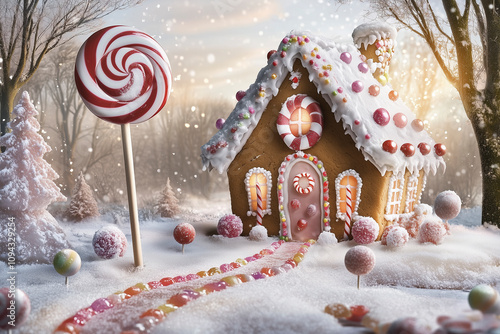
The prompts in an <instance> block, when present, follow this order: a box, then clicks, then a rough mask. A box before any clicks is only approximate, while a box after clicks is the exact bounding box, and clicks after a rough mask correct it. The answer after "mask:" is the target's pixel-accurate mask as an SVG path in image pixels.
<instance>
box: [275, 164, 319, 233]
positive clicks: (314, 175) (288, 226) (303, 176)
mask: <svg viewBox="0 0 500 334" xmlns="http://www.w3.org/2000/svg"><path fill="white" fill-rule="evenodd" d="M282 176H283V193H282V194H283V204H282V205H283V213H284V218H285V220H286V221H285V222H283V223H284V224H283V223H282V227H281V230H282V235H285V236H288V237H289V239H292V240H296V241H307V240H309V239H317V238H318V236H319V234H320V233H321V232H322V231H323V218H324V213H323V210H322V209H323V207H324V205H323V187H322V184H323V182H322V179H323V178H322V174H321V171H320V170H319V168H318V167H317V166H316V165H315V164H314V163H313V162H311V161H310V160H309V159H304V158H298V159H295V160H294V161H291V162H290V163H288V164H287V165H286V167H285V169H284V173H283V175H282Z"/></svg>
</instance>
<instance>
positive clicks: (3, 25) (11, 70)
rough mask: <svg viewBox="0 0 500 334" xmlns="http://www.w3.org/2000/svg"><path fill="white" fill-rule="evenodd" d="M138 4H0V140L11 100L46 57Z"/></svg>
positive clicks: (30, 0)
mask: <svg viewBox="0 0 500 334" xmlns="http://www.w3.org/2000/svg"><path fill="white" fill-rule="evenodd" d="M140 1H141V0H107V1H100V0H86V1H81V0H60V1H54V0H2V1H0V58H1V59H2V63H0V66H1V70H0V73H1V74H0V120H1V126H0V136H1V135H3V134H5V132H6V129H7V128H6V126H7V122H9V121H10V112H11V111H12V108H13V104H14V98H15V96H16V94H17V92H18V91H19V90H20V88H21V87H22V86H23V85H24V84H26V83H27V82H28V81H29V80H30V78H31V77H32V76H33V74H34V73H35V72H36V71H37V69H38V68H39V66H40V63H41V61H42V59H43V58H44V57H45V55H46V54H47V53H49V52H50V51H51V50H53V49H54V48H55V47H56V46H58V45H59V44H62V43H64V42H65V41H67V40H68V39H70V38H71V37H72V34H73V36H74V33H75V32H76V31H77V30H78V29H80V28H82V27H85V26H88V25H89V24H90V23H92V22H94V21H96V20H98V19H100V18H102V17H104V16H106V15H108V14H109V13H111V12H113V11H115V10H118V9H123V8H126V7H129V6H131V5H135V4H137V3H139V2H140Z"/></svg>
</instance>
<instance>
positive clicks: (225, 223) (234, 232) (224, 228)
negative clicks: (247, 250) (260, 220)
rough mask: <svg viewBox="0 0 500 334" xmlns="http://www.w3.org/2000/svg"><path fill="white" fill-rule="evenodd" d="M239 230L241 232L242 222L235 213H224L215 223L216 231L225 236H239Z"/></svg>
mask: <svg viewBox="0 0 500 334" xmlns="http://www.w3.org/2000/svg"><path fill="white" fill-rule="evenodd" d="M241 232H243V223H242V221H241V218H240V217H238V216H236V215H233V214H229V215H225V216H223V217H222V218H221V219H220V220H219V223H218V224H217V233H219V234H220V235H222V236H224V237H226V238H236V237H238V236H240V234H241Z"/></svg>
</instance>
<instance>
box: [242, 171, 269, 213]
mask: <svg viewBox="0 0 500 334" xmlns="http://www.w3.org/2000/svg"><path fill="white" fill-rule="evenodd" d="M271 180H272V176H271V172H269V171H268V170H266V169H264V168H261V167H255V168H252V169H250V170H249V171H248V172H247V174H246V176H245V187H246V191H247V196H248V208H249V210H248V211H247V215H248V216H251V215H253V216H256V215H257V185H259V188H260V191H261V197H262V214H263V215H265V214H269V215H270V214H271V208H270V203H271V187H272V181H271Z"/></svg>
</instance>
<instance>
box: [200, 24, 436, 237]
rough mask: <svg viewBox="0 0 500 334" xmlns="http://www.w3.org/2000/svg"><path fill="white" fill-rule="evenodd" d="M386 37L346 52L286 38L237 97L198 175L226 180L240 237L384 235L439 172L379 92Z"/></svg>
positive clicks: (397, 103) (389, 43)
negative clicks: (364, 225)
mask: <svg viewBox="0 0 500 334" xmlns="http://www.w3.org/2000/svg"><path fill="white" fill-rule="evenodd" d="M395 34H396V31H395V30H394V29H393V28H392V27H390V26H387V25H385V24H376V25H363V26H360V27H358V28H357V29H356V30H355V31H354V33H353V37H354V44H355V45H356V46H357V47H356V46H355V45H352V44H351V45H346V44H337V43H335V42H334V41H331V40H328V39H326V38H321V37H315V36H313V35H311V34H309V33H304V32H298V31H293V32H291V33H290V34H289V35H287V36H286V37H285V38H284V39H283V40H282V42H281V43H280V45H279V48H278V50H277V51H271V52H270V53H269V54H268V63H267V65H266V66H265V67H264V68H262V69H261V70H260V72H259V74H258V76H257V79H256V81H255V83H254V84H252V85H251V86H250V87H249V88H248V90H246V92H243V91H241V92H238V94H237V99H238V100H239V101H238V103H237V104H236V107H235V108H234V110H233V111H232V112H231V114H230V115H229V117H228V118H227V120H226V121H225V123H224V124H223V125H222V127H221V128H220V130H219V132H217V133H216V134H215V135H214V136H213V137H212V139H210V141H209V142H208V143H207V144H205V145H204V146H203V147H202V154H201V157H202V160H203V167H204V169H209V170H210V169H213V168H215V169H216V170H218V171H219V172H220V173H224V172H227V175H228V179H229V187H230V193H231V205H232V210H233V213H234V214H236V215H238V216H240V217H241V219H242V220H243V223H244V233H246V234H248V233H249V231H250V230H251V228H252V226H254V225H255V224H256V215H257V213H259V214H260V215H263V217H262V224H263V225H264V226H265V227H266V228H267V230H268V233H269V234H270V235H278V234H279V235H280V236H281V237H282V238H283V239H287V240H300V241H302V240H307V239H310V238H317V237H318V236H319V234H320V233H321V232H323V231H330V232H332V233H335V235H336V237H337V238H338V239H343V238H347V237H349V234H350V226H351V225H352V224H353V222H355V220H356V217H359V216H370V217H372V218H374V219H375V220H376V221H377V222H378V223H379V225H380V226H381V229H380V231H382V230H383V227H384V226H386V225H387V224H389V223H390V222H392V221H394V220H395V219H397V218H398V216H399V215H400V214H403V213H410V212H412V211H413V208H414V206H415V205H416V204H417V203H419V201H420V196H421V193H422V190H423V189H424V187H425V180H426V176H427V175H428V174H429V173H434V174H435V173H436V172H437V171H438V170H439V169H440V167H441V168H442V169H443V170H444V167H445V163H444V160H443V158H442V155H443V154H444V153H445V147H444V146H443V145H442V144H436V143H435V141H434V140H433V139H432V138H431V137H430V135H429V134H428V133H427V131H426V130H425V129H424V125H423V122H422V121H421V120H419V119H416V117H415V115H414V114H413V113H412V112H411V111H410V109H409V108H408V107H407V106H406V105H405V104H404V103H403V102H402V101H401V99H400V98H399V97H398V94H397V92H396V91H394V90H393V89H392V88H391V86H390V84H387V78H388V75H387V73H388V65H389V60H390V58H391V57H392V54H393V51H394V46H395Z"/></svg>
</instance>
